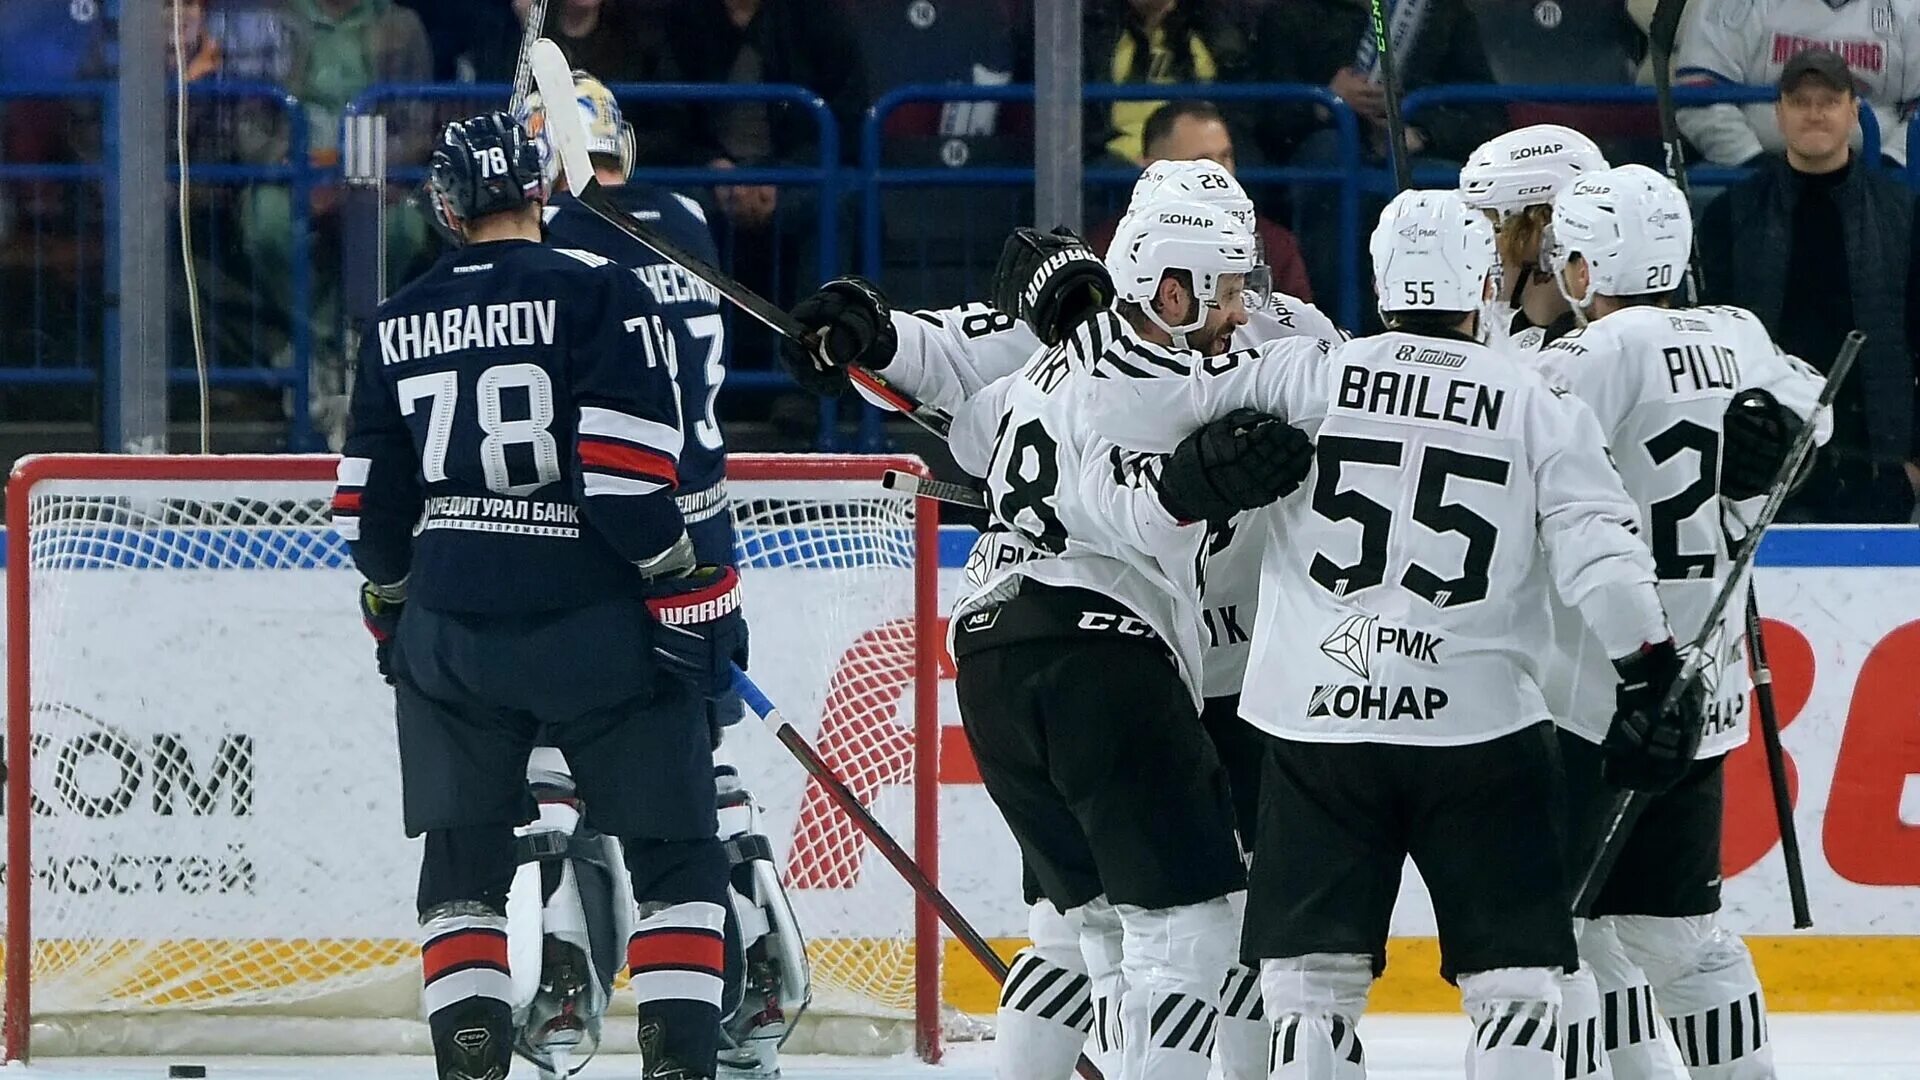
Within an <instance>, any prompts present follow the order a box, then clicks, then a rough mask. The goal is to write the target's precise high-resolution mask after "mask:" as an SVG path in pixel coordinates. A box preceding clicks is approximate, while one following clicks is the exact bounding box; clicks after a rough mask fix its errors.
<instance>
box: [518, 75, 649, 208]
mask: <svg viewBox="0 0 1920 1080" xmlns="http://www.w3.org/2000/svg"><path fill="white" fill-rule="evenodd" d="M573 93H574V101H575V103H576V104H577V106H578V107H579V109H580V123H581V125H582V126H584V127H585V128H586V129H587V153H588V154H589V155H591V156H595V157H610V158H614V159H615V160H617V161H619V162H620V175H621V177H622V178H625V177H627V176H630V175H632V174H633V160H634V144H633V125H632V124H629V123H627V119H626V116H625V115H624V114H623V113H621V111H620V102H619V100H618V99H616V98H615V97H614V96H613V91H611V90H609V89H607V86H606V84H605V83H603V82H601V81H600V80H599V79H596V78H594V77H593V76H592V75H591V74H589V73H587V72H585V71H581V70H579V69H577V68H576V69H575V70H574V73H573ZM519 120H520V123H521V124H522V125H524V126H525V127H526V129H527V133H528V134H530V135H531V136H533V141H534V145H536V146H538V147H539V148H540V168H541V170H542V171H543V172H544V173H545V175H546V178H547V183H548V184H552V183H553V182H554V181H555V179H556V178H557V177H558V176H559V175H560V155H558V154H556V153H554V149H553V140H552V139H550V138H548V136H547V108H546V103H545V102H544V101H542V100H541V98H540V91H538V90H534V91H531V92H529V93H528V94H527V97H526V101H525V103H524V104H522V105H521V107H520V116H519Z"/></svg>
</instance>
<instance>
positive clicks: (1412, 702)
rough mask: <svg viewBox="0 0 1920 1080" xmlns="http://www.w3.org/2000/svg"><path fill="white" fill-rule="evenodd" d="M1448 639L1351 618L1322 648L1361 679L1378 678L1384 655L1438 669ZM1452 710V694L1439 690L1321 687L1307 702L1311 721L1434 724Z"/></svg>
mask: <svg viewBox="0 0 1920 1080" xmlns="http://www.w3.org/2000/svg"><path fill="white" fill-rule="evenodd" d="M1445 644H1446V639H1445V638H1443V637H1441V636H1439V635H1438V634H1434V633H1431V632H1429V631H1426V630H1413V629H1409V628H1407V627H1403V626H1382V625H1381V624H1380V620H1379V619H1378V618H1377V617H1376V616H1373V615H1360V614H1355V615H1349V616H1347V617H1346V618H1344V619H1342V620H1340V622H1339V624H1338V625H1337V626H1335V627H1334V628H1333V631H1332V632H1331V633H1329V634H1328V635H1327V636H1326V638H1324V639H1323V640H1322V641H1321V642H1320V651H1321V652H1322V653H1323V654H1325V655H1326V656H1327V658H1328V659H1330V660H1332V661H1333V662H1334V663H1336V664H1339V665H1340V666H1341V667H1343V668H1345V669H1347V670H1348V671H1350V672H1352V673H1353V674H1354V675H1355V676H1356V677H1358V678H1361V679H1371V678H1372V677H1373V658H1374V657H1376V656H1379V655H1381V654H1383V653H1384V654H1390V655H1393V656H1401V657H1405V658H1406V659H1408V660H1412V661H1415V662H1417V663H1422V664H1438V663H1439V662H1440V649H1441V647H1442V646H1443V645H1445ZM1446 707H1447V692H1446V691H1445V690H1442V689H1440V688H1439V687H1437V686H1373V685H1360V684H1351V683H1348V684H1324V683H1323V684H1321V685H1318V686H1315V687H1314V688H1313V696H1312V697H1310V698H1309V699H1307V716H1309V717H1338V718H1340V719H1342V720H1431V719H1433V718H1434V716H1436V715H1437V714H1438V713H1439V712H1440V710H1441V709H1444V708H1446Z"/></svg>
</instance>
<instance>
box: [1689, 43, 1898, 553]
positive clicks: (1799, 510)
mask: <svg viewBox="0 0 1920 1080" xmlns="http://www.w3.org/2000/svg"><path fill="white" fill-rule="evenodd" d="M1854 86H1855V77H1854V75H1853V73H1852V72H1851V71H1850V70H1849V69H1848V66H1847V64H1846V62H1845V61H1844V60H1842V59H1841V58H1840V56H1839V55H1838V54H1836V53H1833V52H1830V51H1828V50H1826V49H1806V50H1802V51H1801V52H1799V53H1797V54H1795V55H1794V56H1793V57H1792V58H1791V59H1790V60H1788V61H1787V63H1786V65H1785V67H1784V69H1783V71H1782V73H1781V76H1780V100H1779V102H1778V103H1777V104H1776V105H1775V107H1774V111H1775V114H1776V123H1777V130H1778V131H1779V132H1780V133H1781V137H1782V139H1783V141H1784V142H1785V144H1786V154H1785V156H1784V157H1774V156H1772V155H1764V156H1762V157H1761V159H1760V160H1759V162H1758V168H1759V171H1758V172H1757V173H1756V174H1755V175H1754V176H1753V177H1752V178H1750V179H1748V180H1747V181H1745V182H1744V183H1742V184H1739V185H1737V186H1735V187H1732V188H1729V189H1727V192H1726V194H1725V195H1724V196H1722V197H1721V198H1719V199H1716V200H1715V201H1714V202H1713V203H1711V204H1709V206H1708V207H1707V209H1706V212H1705V213H1704V214H1703V215H1702V217H1701V220H1700V229H1699V244H1700V256H1701V262H1702V266H1701V277H1702V278H1704V279H1705V281H1704V284H1705V287H1706V296H1707V298H1708V299H1710V300H1713V301H1716V302H1721V303H1730V304H1738V305H1740V306H1741V307H1745V308H1750V309H1751V310H1752V311H1753V312H1754V313H1755V314H1756V315H1758V316H1759V317H1760V321H1761V322H1763V323H1765V324H1766V326H1767V329H1769V330H1770V331H1772V332H1773V336H1774V339H1775V340H1776V341H1778V342H1779V343H1780V347H1781V348H1783V349H1785V350H1786V351H1788V352H1790V353H1793V354H1794V355H1796V356H1798V357H1800V358H1802V359H1804V360H1806V361H1807V362H1808V363H1810V364H1812V365H1814V366H1815V367H1818V368H1822V369H1824V368H1826V367H1827V366H1828V365H1829V364H1831V363H1832V361H1833V356H1834V353H1835V352H1837V351H1838V350H1839V347H1840V342H1841V339H1842V338H1844V337H1845V336H1846V334H1847V332H1848V331H1850V330H1852V329H1854V328H1856V327H1858V328H1859V329H1861V330H1863V331H1865V332H1866V334H1867V344H1866V348H1865V349H1864V350H1863V351H1862V352H1861V354H1860V359H1859V360H1858V361H1857V362H1856V363H1855V366H1854V369H1853V374H1852V375H1851V376H1850V377H1849V378H1848V379H1847V383H1846V385H1845V386H1843V387H1842V388H1841V390H1840V396H1839V399H1838V402H1837V407H1836V409H1835V416H1834V433H1833V441H1832V442H1830V443H1829V444H1828V445H1827V447H1826V448H1825V449H1824V450H1822V451H1821V455H1820V458H1819V461H1818V464H1817V465H1816V473H1815V475H1814V477H1813V479H1812V480H1811V481H1810V482H1809V483H1808V484H1807V485H1806V486H1805V487H1803V488H1802V489H1801V491H1800V493H1799V495H1797V496H1796V497H1795V499H1794V501H1793V502H1791V503H1789V504H1788V506H1787V517H1788V518H1789V519H1797V520H1802V521H1835V522H1905V521H1908V520H1909V519H1911V518H1912V516H1913V513H1914V502H1915V493H1916V491H1917V490H1920V466H1917V465H1916V464H1915V462H1916V461H1920V451H1917V450H1916V445H1920V443H1917V441H1916V425H1915V416H1916V412H1920V408H1917V406H1916V379H1915V375H1916V358H1915V350H1916V346H1920V332H1916V327H1917V326H1920V324H1917V323H1916V319H1920V234H1916V231H1915V222H1916V218H1915V215H1914V208H1913V195H1912V193H1911V192H1909V191H1907V189H1906V188H1905V187H1904V186H1902V185H1901V184H1900V183H1899V182H1898V181H1896V180H1894V179H1892V178H1890V177H1888V176H1887V175H1886V174H1885V173H1884V172H1883V171H1881V170H1880V169H1878V168H1875V167H1874V166H1873V163H1870V162H1865V161H1861V160H1859V158H1858V156H1857V152H1856V151H1855V150H1853V149H1852V147H1851V145H1850V142H1851V139H1852V137H1853V136H1854V135H1856V134H1857V130H1856V129H1857V127H1858V124H1859V102H1858V100H1857V99H1856V98H1855V96H1854Z"/></svg>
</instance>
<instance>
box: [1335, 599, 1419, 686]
mask: <svg viewBox="0 0 1920 1080" xmlns="http://www.w3.org/2000/svg"><path fill="white" fill-rule="evenodd" d="M1444 644H1446V639H1445V638H1443V637H1441V636H1440V635H1438V634H1434V633H1429V632H1428V631H1425V630H1412V629H1408V628H1406V627H1402V626H1381V625H1380V620H1379V618H1378V617H1377V616H1373V615H1363V614H1354V615H1349V616H1347V617H1346V618H1344V619H1342V620H1340V624H1339V625H1338V626H1335V627H1334V628H1333V632H1332V633H1330V634H1328V635H1327V636H1326V638H1325V639H1323V640H1322V641H1321V642H1320V651H1321V652H1323V653H1325V654H1326V655H1327V658H1328V659H1329V660H1332V661H1333V662H1334V663H1336V664H1339V665H1340V666H1341V667H1343V668H1346V669H1347V670H1348V671H1351V672H1353V673H1354V675H1355V676H1357V677H1359V678H1362V679H1371V678H1373V657H1374V656H1376V655H1378V654H1380V653H1383V652H1384V653H1392V654H1394V655H1396V656H1404V657H1406V658H1407V659H1409V660H1416V661H1418V662H1420V663H1423V664H1438V663H1439V662H1440V646H1442V645H1444Z"/></svg>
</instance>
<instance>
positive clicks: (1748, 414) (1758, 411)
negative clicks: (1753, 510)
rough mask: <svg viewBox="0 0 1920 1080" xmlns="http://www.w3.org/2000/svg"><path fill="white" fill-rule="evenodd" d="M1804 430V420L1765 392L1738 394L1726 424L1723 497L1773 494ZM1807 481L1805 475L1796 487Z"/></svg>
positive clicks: (1721, 492)
mask: <svg viewBox="0 0 1920 1080" xmlns="http://www.w3.org/2000/svg"><path fill="white" fill-rule="evenodd" d="M1800 427H1801V421H1800V418H1799V417H1798V416H1795V415H1794V414H1793V411H1792V410H1791V409H1788V408H1787V407H1786V406H1784V405H1782V404H1780V403H1779V402H1778V401H1776V400H1774V397H1773V395H1772V394H1769V393H1768V392H1766V391H1765V390H1762V389H1760V388H1759V387H1752V388H1750V389H1747V390H1742V391H1740V392H1739V393H1738V394H1735V395H1734V396H1733V400H1732V401H1730V402H1728V403H1727V414H1726V418H1725V419H1724V420H1723V421H1722V440H1723V442H1724V453H1723V454H1722V455H1721V459H1720V494H1722V495H1725V496H1726V497H1727V498H1729V499H1751V498H1754V497H1756V496H1760V495H1765V494H1767V493H1768V492H1769V491H1770V490H1772V488H1773V481H1774V477H1776V476H1778V475H1779V474H1780V466H1781V465H1782V464H1783V463H1785V462H1786V460H1787V451H1788V450H1790V449H1792V448H1793V440H1794V437H1795V436H1797V435H1798V434H1799V433H1800ZM1805 479H1806V474H1805V473H1804V472H1803V473H1802V474H1801V475H1800V476H1798V477H1795V478H1794V481H1793V483H1794V485H1795V486H1798V485H1799V483H1800V482H1801V481H1803V480H1805Z"/></svg>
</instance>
